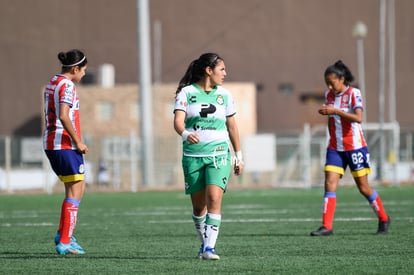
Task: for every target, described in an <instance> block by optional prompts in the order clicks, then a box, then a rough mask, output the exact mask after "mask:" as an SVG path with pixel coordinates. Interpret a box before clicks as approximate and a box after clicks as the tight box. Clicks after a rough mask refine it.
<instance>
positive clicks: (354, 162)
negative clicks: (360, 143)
mask: <svg viewBox="0 0 414 275" xmlns="http://www.w3.org/2000/svg"><path fill="white" fill-rule="evenodd" d="M347 166H349V169H350V170H351V174H352V176H353V177H354V178H357V177H362V176H365V175H367V174H369V173H371V167H370V165H369V153H368V148H367V147H362V148H360V149H357V150H352V151H345V152H340V151H336V150H332V149H329V148H328V149H327V150H326V163H325V171H326V172H334V173H337V174H340V175H343V174H344V173H345V170H346V167H347Z"/></svg>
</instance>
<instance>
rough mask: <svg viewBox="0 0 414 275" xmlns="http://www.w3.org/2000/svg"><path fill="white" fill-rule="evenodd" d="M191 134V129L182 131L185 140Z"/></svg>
mask: <svg viewBox="0 0 414 275" xmlns="http://www.w3.org/2000/svg"><path fill="white" fill-rule="evenodd" d="M190 134H191V132H189V131H187V130H184V131H183V132H182V133H181V137H182V138H183V141H185V140H187V138H188V136H189V135H190Z"/></svg>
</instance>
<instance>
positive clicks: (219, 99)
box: [216, 95, 224, 105]
mask: <svg viewBox="0 0 414 275" xmlns="http://www.w3.org/2000/svg"><path fill="white" fill-rule="evenodd" d="M216 101H217V103H218V104H220V105H223V104H224V98H223V96H222V95H218V96H217V99H216Z"/></svg>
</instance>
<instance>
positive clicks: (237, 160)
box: [234, 151, 243, 165]
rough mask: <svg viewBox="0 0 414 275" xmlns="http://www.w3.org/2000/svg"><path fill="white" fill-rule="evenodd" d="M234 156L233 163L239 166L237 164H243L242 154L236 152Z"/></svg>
mask: <svg viewBox="0 0 414 275" xmlns="http://www.w3.org/2000/svg"><path fill="white" fill-rule="evenodd" d="M234 155H235V163H236V165H239V163H243V154H242V152H241V151H237V152H235V153H234Z"/></svg>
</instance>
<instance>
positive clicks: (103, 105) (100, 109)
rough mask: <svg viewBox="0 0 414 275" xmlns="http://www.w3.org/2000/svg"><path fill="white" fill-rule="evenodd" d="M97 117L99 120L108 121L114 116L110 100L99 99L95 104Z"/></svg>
mask: <svg viewBox="0 0 414 275" xmlns="http://www.w3.org/2000/svg"><path fill="white" fill-rule="evenodd" d="M96 108H97V112H96V113H97V119H98V120H99V121H110V120H112V118H113V116H114V106H113V103H112V102H108V101H100V102H98V104H97V106H96Z"/></svg>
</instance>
